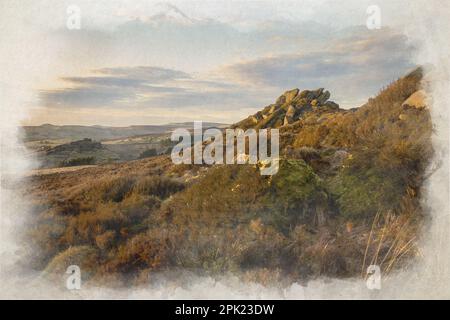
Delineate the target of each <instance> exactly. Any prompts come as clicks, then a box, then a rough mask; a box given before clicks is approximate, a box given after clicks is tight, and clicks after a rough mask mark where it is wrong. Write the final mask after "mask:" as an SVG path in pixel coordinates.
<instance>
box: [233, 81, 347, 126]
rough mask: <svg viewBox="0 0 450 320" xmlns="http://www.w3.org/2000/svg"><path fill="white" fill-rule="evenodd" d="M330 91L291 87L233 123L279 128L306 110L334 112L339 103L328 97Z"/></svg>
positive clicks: (297, 118) (288, 123)
mask: <svg viewBox="0 0 450 320" xmlns="http://www.w3.org/2000/svg"><path fill="white" fill-rule="evenodd" d="M330 96H331V94H330V92H329V91H325V90H324V89H323V88H320V89H317V90H304V91H300V90H299V89H293V90H289V91H286V92H285V93H284V94H282V95H281V96H280V97H279V98H278V99H277V100H276V102H275V104H271V105H269V106H267V107H265V108H264V109H263V110H262V111H259V112H258V113H256V114H254V115H252V116H250V117H248V118H247V119H245V120H243V121H241V122H239V123H237V124H235V125H234V126H233V127H241V128H250V127H252V128H255V129H264V128H279V127H282V126H288V125H291V124H293V123H295V122H296V121H298V120H299V119H300V118H301V117H302V116H303V115H304V114H305V113H307V112H336V111H339V105H338V104H337V103H335V102H333V101H328V99H330Z"/></svg>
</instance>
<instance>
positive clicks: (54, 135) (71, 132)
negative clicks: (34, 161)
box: [21, 122, 226, 142]
mask: <svg viewBox="0 0 450 320" xmlns="http://www.w3.org/2000/svg"><path fill="white" fill-rule="evenodd" d="M203 126H204V127H224V126H226V125H224V124H221V123H211V122H205V123H203ZM177 128H192V123H188V122H185V123H172V124H167V125H142V126H129V127H107V126H77V125H63V126H58V125H52V124H43V125H40V126H23V127H22V132H21V136H22V140H23V141H24V142H31V141H41V140H61V139H63V140H69V141H76V140H82V139H85V138H89V139H92V140H96V141H103V140H113V139H121V138H127V137H133V136H140V135H148V134H162V133H168V132H170V131H172V130H174V129H177Z"/></svg>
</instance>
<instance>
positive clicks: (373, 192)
mask: <svg viewBox="0 0 450 320" xmlns="http://www.w3.org/2000/svg"><path fill="white" fill-rule="evenodd" d="M421 78H422V70H421V69H418V70H415V71H414V72H412V73H411V74H409V75H407V76H405V77H403V78H401V79H399V80H398V81H395V82H394V83H392V84H390V85H389V86H388V87H386V88H384V89H383V90H382V91H381V92H380V93H379V95H377V96H376V97H374V98H371V99H369V100H368V102H367V103H366V104H365V105H363V106H361V107H360V108H357V109H353V110H342V109H340V108H339V106H337V105H336V104H335V103H333V102H330V101H329V99H330V97H331V94H330V93H329V92H327V91H325V90H323V89H319V90H309V91H305V90H304V91H301V90H298V89H295V90H292V91H288V92H286V93H285V94H283V95H282V96H281V97H280V98H279V99H277V101H276V102H275V103H274V104H273V105H270V106H268V107H265V108H263V109H262V110H261V111H260V112H258V113H256V114H255V115H253V116H251V117H249V118H247V119H244V120H243V121H241V122H239V123H237V124H235V125H233V127H242V128H256V129H260V128H268V127H274V128H279V129H280V133H281V137H280V138H281V145H282V150H281V151H282V152H281V155H282V160H281V166H280V171H279V172H278V174H277V175H274V176H273V177H265V176H261V175H260V174H259V172H258V168H257V167H256V166H252V165H222V166H212V167H210V166H206V165H204V166H194V165H180V166H175V165H173V164H172V162H171V160H170V158H169V157H167V156H158V157H153V158H150V159H144V160H138V161H130V162H126V163H123V164H110V165H104V166H98V167H95V168H83V169H81V170H78V171H76V172H66V173H60V174H48V175H42V176H34V177H31V178H29V183H28V188H27V190H24V193H27V194H31V195H32V196H33V198H34V199H35V219H34V220H33V221H30V226H32V227H31V228H30V232H29V234H28V236H29V237H31V238H32V239H33V241H32V242H31V243H34V244H35V245H36V247H34V248H33V250H31V252H33V253H34V256H33V259H32V261H33V262H34V264H33V266H34V268H35V269H36V270H40V271H45V274H47V275H51V274H54V273H55V272H59V271H61V270H64V268H65V266H66V265H67V264H68V263H70V264H73V263H76V264H78V265H80V267H81V268H82V270H85V271H84V277H85V279H84V280H85V281H88V282H89V281H91V282H93V283H100V284H105V285H112V284H117V285H121V284H145V283H148V281H153V279H154V277H152V275H153V274H155V273H160V272H169V271H175V270H180V269H183V270H189V271H191V272H196V273H200V274H208V275H212V276H214V275H223V274H224V273H227V272H231V273H234V274H236V275H239V276H240V277H241V278H242V279H244V280H254V281H259V282H261V283H271V282H276V283H283V282H285V281H298V280H304V281H307V280H309V279H313V278H316V277H319V276H333V277H351V276H359V275H360V274H361V273H364V270H365V267H367V266H368V265H370V264H379V265H380V266H381V268H382V271H383V272H384V273H386V274H388V273H389V272H391V271H392V270H396V269H398V268H401V267H402V266H404V265H405V264H407V263H408V262H409V261H411V260H412V259H419V254H418V251H417V248H416V242H415V241H416V239H417V235H418V233H419V230H420V229H421V228H422V226H423V221H424V217H425V215H424V212H423V210H422V207H421V205H420V203H421V202H420V199H421V192H422V185H423V182H424V180H425V179H426V174H427V173H426V168H427V166H428V163H429V159H430V158H431V155H432V152H433V150H432V148H431V143H430V141H431V140H430V139H431V132H432V126H431V119H430V114H429V111H428V109H427V107H426V101H425V95H424V93H423V92H422V91H420V90H421V87H420V81H421Z"/></svg>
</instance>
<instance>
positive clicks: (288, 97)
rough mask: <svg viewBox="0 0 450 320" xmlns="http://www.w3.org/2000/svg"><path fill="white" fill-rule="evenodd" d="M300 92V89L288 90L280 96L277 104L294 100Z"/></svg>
mask: <svg viewBox="0 0 450 320" xmlns="http://www.w3.org/2000/svg"><path fill="white" fill-rule="evenodd" d="M298 92H299V90H298V89H293V90H290V91H286V92H285V93H284V94H283V95H282V96H281V97H279V98H278V100H277V104H285V103H289V102H292V100H294V99H295V97H297V95H298Z"/></svg>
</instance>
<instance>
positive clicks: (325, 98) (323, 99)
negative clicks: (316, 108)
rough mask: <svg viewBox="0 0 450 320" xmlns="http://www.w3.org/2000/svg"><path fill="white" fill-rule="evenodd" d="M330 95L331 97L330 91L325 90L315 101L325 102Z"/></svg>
mask: <svg viewBox="0 0 450 320" xmlns="http://www.w3.org/2000/svg"><path fill="white" fill-rule="evenodd" d="M330 97H331V94H330V92H329V91H325V92H324V93H322V94H321V95H320V96H319V97H318V98H317V101H318V102H319V104H325V102H327V101H328V99H330Z"/></svg>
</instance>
